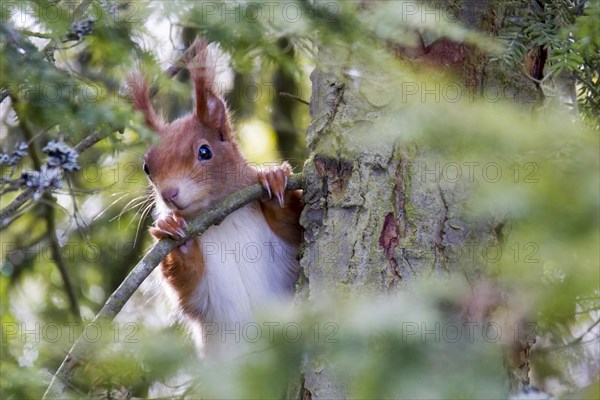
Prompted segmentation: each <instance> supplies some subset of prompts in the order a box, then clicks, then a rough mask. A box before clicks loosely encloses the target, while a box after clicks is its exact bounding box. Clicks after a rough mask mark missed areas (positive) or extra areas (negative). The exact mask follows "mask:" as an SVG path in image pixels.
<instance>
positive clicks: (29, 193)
mask: <svg viewBox="0 0 600 400" xmlns="http://www.w3.org/2000/svg"><path fill="white" fill-rule="evenodd" d="M105 136H106V135H104V134H101V133H99V132H94V133H92V134H91V135H90V136H88V137H86V138H84V139H83V140H82V141H81V142H79V143H78V144H77V145H75V147H74V149H75V150H77V152H78V153H79V154H81V153H83V152H84V151H85V150H87V149H89V148H90V147H92V146H93V145H94V144H96V143H98V142H99V141H100V140H102V139H103V138H104V137H105ZM50 189H51V188H47V189H45V190H44V192H43V193H42V194H44V193H46V192H47V191H49V190H50ZM35 193H36V190H35V188H31V187H28V188H27V189H25V190H24V191H23V192H21V193H20V194H19V195H18V196H17V197H16V198H15V199H14V200H13V201H12V202H11V203H10V204H9V205H8V206H6V207H5V208H3V209H2V211H0V231H1V230H3V229H5V228H6V227H8V226H9V225H10V224H11V223H12V222H13V221H14V218H12V216H13V214H15V213H16V212H17V211H18V210H19V209H20V208H21V207H22V206H23V204H25V203H26V202H27V201H29V200H31V199H32V198H33V195H34V194H35Z"/></svg>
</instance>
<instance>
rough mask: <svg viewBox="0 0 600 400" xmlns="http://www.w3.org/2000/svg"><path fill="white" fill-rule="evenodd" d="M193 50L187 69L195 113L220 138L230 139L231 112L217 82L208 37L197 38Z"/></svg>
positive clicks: (214, 62)
mask: <svg viewBox="0 0 600 400" xmlns="http://www.w3.org/2000/svg"><path fill="white" fill-rule="evenodd" d="M191 50H192V53H193V54H194V57H193V58H191V59H190V60H189V61H188V62H187V69H188V71H189V72H190V77H191V78H192V81H193V83H194V94H195V98H196V104H195V110H194V111H195V114H196V116H197V117H198V120H199V121H200V123H201V124H202V125H204V126H205V127H207V128H210V129H212V130H214V131H216V132H218V133H219V135H220V140H223V141H224V140H230V139H231V138H232V129H231V124H230V121H229V112H228V110H227V106H226V105H225V102H224V101H223V100H222V99H221V97H220V95H219V93H218V91H217V85H216V82H215V76H216V58H215V57H214V54H211V52H210V50H209V48H208V41H207V40H206V39H201V38H198V39H196V41H194V43H193V44H192V46H191Z"/></svg>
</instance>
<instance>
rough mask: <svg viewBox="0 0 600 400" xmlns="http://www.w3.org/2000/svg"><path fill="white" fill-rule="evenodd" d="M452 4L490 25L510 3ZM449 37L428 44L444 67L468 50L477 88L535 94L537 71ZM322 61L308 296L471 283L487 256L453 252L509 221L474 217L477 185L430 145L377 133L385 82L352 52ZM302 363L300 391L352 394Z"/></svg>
mask: <svg viewBox="0 0 600 400" xmlns="http://www.w3.org/2000/svg"><path fill="white" fill-rule="evenodd" d="M440 3H444V2H436V5H438V6H440V7H442V8H443V5H442V4H440ZM446 3H447V5H446V7H447V9H450V8H451V7H453V10H454V11H455V12H457V15H459V16H460V19H461V20H462V22H463V23H464V24H465V25H467V26H469V27H470V28H473V29H478V30H481V31H484V32H488V33H490V34H492V35H493V34H494V33H495V32H497V31H498V28H499V25H500V24H501V21H502V19H503V15H504V14H503V13H504V12H505V10H504V9H502V8H501V4H500V2H492V1H477V2H474V1H466V0H465V1H464V2H460V1H458V2H457V1H448V2H446ZM450 3H451V4H450ZM375 6H376V5H375ZM427 39H428V38H425V45H426V46H427V45H428V44H430V43H427V42H428V40H427ZM429 42H431V40H429ZM448 43H449V45H448V46H446V48H445V49H441V51H439V52H438V53H437V54H434V53H436V52H435V51H431V52H430V53H429V54H428V55H426V56H425V58H428V59H427V60H426V61H427V63H428V64H433V65H435V66H444V65H448V64H450V63H452V62H450V60H448V58H454V57H455V56H457V54H458V55H459V56H460V54H459V53H460V52H464V54H463V56H460V57H459V62H458V64H456V62H455V61H456V60H454V61H453V62H454V64H453V67H458V72H459V76H460V79H459V80H460V81H461V83H462V85H463V87H464V88H465V89H466V90H467V91H469V92H470V93H471V94H478V95H481V94H485V92H486V91H487V90H496V89H497V88H502V89H503V90H505V91H506V90H508V91H509V92H512V93H515V94H518V95H519V96H517V95H514V98H515V99H516V100H520V101H524V102H531V100H532V99H537V96H538V93H537V90H536V87H535V85H534V84H533V83H532V82H530V81H528V80H526V79H522V78H518V79H515V77H514V75H511V76H510V77H509V76H508V75H507V73H506V72H505V71H503V70H502V69H501V68H500V67H499V66H497V65H496V64H492V63H490V62H489V59H488V57H487V56H486V55H485V54H484V53H482V52H480V51H477V50H474V49H473V48H470V47H468V46H464V45H462V44H456V43H451V42H447V43H446V44H448ZM438 50H440V49H439V48H438ZM319 61H320V63H319V65H321V66H327V67H321V68H319V67H318V68H317V69H316V70H315V71H314V72H313V74H312V76H311V80H312V83H313V93H312V98H311V108H310V112H311V124H310V126H309V128H308V132H307V137H306V141H307V146H308V151H309V155H308V160H307V161H306V163H305V166H304V174H305V178H306V185H307V186H306V192H305V202H306V205H305V209H304V211H303V214H302V217H301V224H302V226H303V227H304V229H305V236H304V239H305V245H304V248H303V252H302V258H301V261H300V264H301V270H302V272H303V273H304V275H305V279H304V284H303V286H302V287H301V289H300V294H301V295H302V296H303V298H304V299H307V301H308V299H310V301H315V300H316V299H318V298H319V295H320V294H321V293H331V292H332V291H340V292H345V293H361V294H365V293H366V294H377V293H382V292H389V291H392V290H396V289H399V290H402V289H403V288H406V287H408V286H410V285H411V284H412V283H413V282H415V281H416V280H417V279H428V278H433V277H442V278H443V277H449V276H451V275H456V274H458V276H463V277H464V279H466V280H467V281H468V282H469V284H471V285H474V284H475V282H477V281H478V280H479V279H480V278H481V277H482V276H483V275H485V272H486V271H485V262H483V261H482V260H481V257H480V256H479V257H477V256H476V257H475V258H473V259H471V260H470V261H469V262H466V261H465V258H464V257H457V255H456V251H457V250H458V251H462V250H461V249H463V250H464V249H466V248H469V246H471V247H472V245H473V243H477V244H478V246H485V245H500V244H501V243H500V242H501V241H502V240H503V236H504V232H503V227H504V221H502V220H500V219H492V220H487V221H481V220H472V219H469V218H466V217H465V216H464V215H465V213H464V210H465V209H466V208H467V207H468V204H467V201H468V196H469V189H470V188H469V187H468V186H467V185H465V184H464V183H452V182H450V181H449V180H446V179H443V177H441V176H440V175H441V166H440V164H439V163H438V162H437V161H436V159H435V158H432V157H431V155H430V152H428V149H427V148H421V147H420V146H418V145H416V144H415V143H410V144H407V143H399V142H397V143H396V144H394V145H388V144H386V143H387V142H388V141H385V140H380V139H379V138H378V137H377V134H378V133H379V132H384V131H385V129H386V128H385V124H384V123H382V122H384V121H382V120H381V119H382V118H385V116H386V115H389V110H388V108H389V107H387V104H383V103H385V102H386V100H385V99H384V97H385V93H382V92H381V91H378V90H377V89H375V92H373V91H370V89H369V88H368V87H367V85H368V83H366V82H367V79H364V80H362V81H360V82H359V83H358V84H357V83H356V82H352V80H351V79H350V80H349V79H348V78H347V74H346V75H345V72H344V71H349V70H351V69H352V68H357V69H359V70H360V69H361V66H360V65H359V63H358V62H357V60H356V57H354V55H350V54H349V52H345V51H344V50H343V49H342V50H340V49H332V48H325V47H321V48H320V49H319ZM446 61H448V62H446ZM331 66H334V67H331ZM361 72H364V69H363V70H362V71H361ZM383 73H385V72H383ZM385 79H386V78H385V77H384V78H381V79H380V82H381V81H382V80H383V81H384V82H385ZM389 79H393V78H389ZM370 93H371V94H370ZM382 105H383V107H382ZM386 112H387V114H386ZM365 131H368V132H372V133H373V134H372V135H371V136H370V140H369V143H367V144H365V142H364V140H360V139H358V138H357V137H358V136H360V135H357V132H365ZM478 248H481V247H478ZM530 346H531V344H528V343H526V342H525V341H523V343H519V344H517V345H516V346H515V349H514V353H513V354H510V355H508V356H507V357H506V361H507V367H508V369H509V371H508V375H509V381H510V386H511V390H512V391H518V390H520V389H521V387H522V386H523V385H525V384H528V382H529V378H528V372H529V360H528V351H529V348H530ZM303 373H304V379H303V388H302V391H301V392H300V393H301V397H303V398H307V397H308V398H310V397H312V398H313V399H314V398H342V397H345V391H344V388H343V387H341V386H339V385H336V384H335V383H334V382H333V380H332V379H331V378H330V376H328V374H327V371H326V370H325V371H319V372H316V371H314V368H313V367H311V364H310V363H309V362H307V363H306V364H305V365H304V371H303Z"/></svg>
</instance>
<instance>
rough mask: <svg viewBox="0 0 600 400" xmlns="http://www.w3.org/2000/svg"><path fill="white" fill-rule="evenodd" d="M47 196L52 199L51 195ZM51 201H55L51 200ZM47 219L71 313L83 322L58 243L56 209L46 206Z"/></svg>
mask: <svg viewBox="0 0 600 400" xmlns="http://www.w3.org/2000/svg"><path fill="white" fill-rule="evenodd" d="M47 195H48V196H49V197H50V195H49V194H47ZM49 200H54V199H52V198H50V199H49ZM45 218H46V224H47V232H46V234H47V235H48V239H49V240H50V250H51V251H52V260H54V264H56V267H57V268H58V271H59V272H60V276H61V278H62V281H63V285H64V287H65V291H66V292H67V297H68V299H69V307H70V309H71V313H72V314H73V316H74V317H75V319H76V320H77V321H81V313H80V312H79V304H78V301H77V296H76V295H75V290H74V289H73V284H72V283H71V278H70V277H69V273H68V271H67V265H66V263H65V260H64V258H63V256H62V253H61V249H60V243H59V241H58V237H57V236H56V221H55V212H54V207H52V206H50V205H47V206H46V213H45Z"/></svg>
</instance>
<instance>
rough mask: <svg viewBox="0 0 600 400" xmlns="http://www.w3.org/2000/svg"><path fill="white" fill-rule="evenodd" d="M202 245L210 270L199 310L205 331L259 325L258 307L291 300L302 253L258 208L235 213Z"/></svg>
mask: <svg viewBox="0 0 600 400" xmlns="http://www.w3.org/2000/svg"><path fill="white" fill-rule="evenodd" d="M196 242H197V245H199V246H201V249H202V253H203V256H204V261H205V270H204V275H203V277H202V280H201V282H200V284H199V285H198V287H197V288H196V291H195V294H194V297H193V304H194V307H195V308H196V311H197V312H198V314H199V315H200V316H201V318H202V322H203V324H204V325H205V326H206V325H207V324H213V327H215V326H216V327H218V329H219V330H222V329H224V328H226V329H229V330H233V329H236V326H237V327H238V328H237V329H240V328H239V327H243V325H244V324H245V323H247V322H251V321H254V318H253V310H255V309H256V307H257V306H258V307H260V305H261V304H272V303H273V302H276V301H285V300H289V299H291V296H292V294H293V290H294V285H295V283H296V279H297V272H298V262H297V260H296V255H297V252H298V250H297V248H296V247H295V246H293V245H291V244H289V243H287V242H286V241H284V240H283V239H281V238H280V237H278V236H277V235H275V234H274V233H273V232H272V231H271V229H270V228H269V226H268V224H267V221H266V220H265V218H264V216H263V214H262V212H261V210H260V209H259V205H258V204H256V203H255V204H250V205H248V206H245V207H243V208H241V209H239V210H237V211H235V212H233V213H231V214H230V215H229V216H228V217H227V218H226V219H225V220H224V221H223V222H222V223H221V224H220V225H216V226H212V227H210V228H209V229H208V230H207V231H206V232H205V233H204V234H203V235H202V236H200V237H199V238H198V239H196ZM238 323H239V325H237V324H238ZM223 324H225V325H223ZM219 336H220V335H219Z"/></svg>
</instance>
